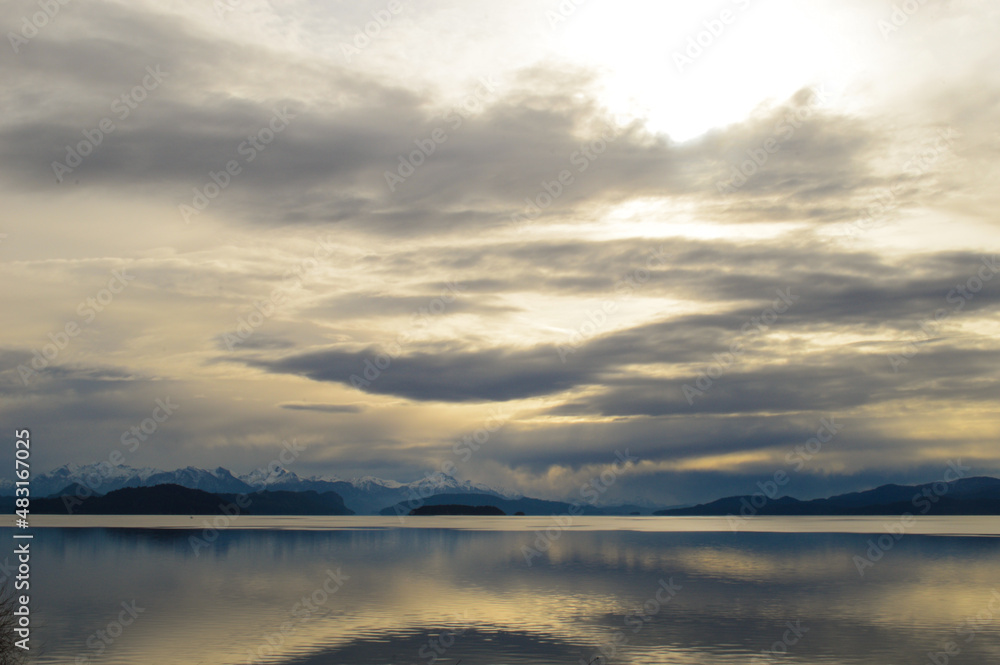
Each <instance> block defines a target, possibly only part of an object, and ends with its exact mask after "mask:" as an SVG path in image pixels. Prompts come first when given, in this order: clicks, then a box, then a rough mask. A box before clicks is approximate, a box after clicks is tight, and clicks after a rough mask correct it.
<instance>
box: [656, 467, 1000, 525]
mask: <svg viewBox="0 0 1000 665" xmlns="http://www.w3.org/2000/svg"><path fill="white" fill-rule="evenodd" d="M905 513H910V514H912V515H1000V479H997V478H990V477H987V476H976V477H971V478H958V479H956V480H952V481H950V482H944V481H939V482H934V483H923V484H921V485H895V484H890V485H882V486H880V487H876V488H875V489H870V490H865V491H863V492H849V493H847V494H838V495H837V496H832V497H829V498H826V499H811V500H808V501H802V500H799V499H796V498H794V497H790V496H781V497H777V496H775V497H773V498H771V497H768V496H766V495H764V494H763V493H760V492H759V493H757V494H751V495H742V496H730V497H726V498H724V499H717V500H716V501H712V502H710V503H703V504H699V505H697V506H690V507H686V508H671V509H666V510H658V511H656V512H654V513H653V514H654V515H673V516H713V515H718V516H733V517H752V516H754V515H903V514H905Z"/></svg>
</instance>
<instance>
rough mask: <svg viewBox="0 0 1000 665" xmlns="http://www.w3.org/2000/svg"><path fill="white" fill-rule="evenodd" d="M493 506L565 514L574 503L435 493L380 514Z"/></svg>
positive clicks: (587, 510)
mask: <svg viewBox="0 0 1000 665" xmlns="http://www.w3.org/2000/svg"><path fill="white" fill-rule="evenodd" d="M443 505H457V506H492V507H494V508H499V509H500V510H502V511H503V512H504V513H506V514H507V515H513V514H514V513H516V512H519V511H520V512H523V513H524V514H525V515H565V514H567V513H569V512H570V510H571V509H572V508H573V507H572V504H569V503H565V502H563V501H546V500H544V499H531V498H527V497H525V498H522V499H502V498H500V497H496V496H488V495H484V494H435V495H433V496H429V497H427V498H425V499H421V500H419V501H416V500H414V501H403V502H401V503H397V504H396V505H394V506H389V507H388V508H383V509H382V510H381V511H380V512H379V514H380V515H409V514H410V511H411V510H414V509H417V508H420V507H427V506H443ZM582 508H583V510H582V511H581V512H580V514H583V515H603V514H605V513H603V512H602V511H601V510H600V509H599V508H595V507H593V506H590V505H584V506H583V507H582Z"/></svg>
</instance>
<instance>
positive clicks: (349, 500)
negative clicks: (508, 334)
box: [0, 462, 522, 514]
mask: <svg viewBox="0 0 1000 665" xmlns="http://www.w3.org/2000/svg"><path fill="white" fill-rule="evenodd" d="M74 483H77V484H79V485H83V486H85V487H89V488H91V489H92V490H94V491H95V492H97V493H99V494H107V493H108V492H112V491H114V490H118V489H122V488H123V487H151V486H153V485H163V484H167V483H173V484H176V485H181V486H183V487H189V488H192V489H199V490H203V491H206V492H217V493H229V494H238V493H248V492H255V491H258V490H264V489H266V490H272V491H279V490H283V491H290V492H305V491H308V490H313V491H315V492H319V493H323V492H331V491H332V492H336V493H337V494H339V495H340V496H341V497H343V499H344V503H345V504H346V505H347V507H348V508H350V509H351V510H353V511H355V512H356V513H358V514H377V513H378V511H380V510H381V509H382V508H386V507H388V506H392V505H395V504H397V503H399V502H400V501H409V500H413V499H421V498H426V497H428V496H432V495H434V494H444V493H452V494H454V493H462V494H490V495H493V496H498V497H502V498H505V499H517V498H521V496H522V495H521V494H518V493H516V492H510V491H508V490H504V489H498V488H495V487H489V486H487V485H483V484H480V483H472V482H469V481H467V480H458V479H457V478H455V477H453V476H449V475H447V474H444V473H434V474H428V475H426V476H424V477H423V478H420V479H418V480H415V481H413V482H409V483H400V482H397V481H395V480H385V479H382V478H375V477H373V476H364V477H360V478H352V479H350V480H342V479H340V478H337V477H326V478H324V477H320V476H311V477H309V478H302V477H300V476H299V475H298V474H296V473H295V472H294V471H289V470H287V469H284V468H282V467H272V468H270V469H256V470H254V471H251V472H250V473H247V474H244V475H242V476H234V475H233V474H232V472H230V471H229V470H228V469H225V468H223V467H221V466H220V467H218V468H216V469H214V470H211V471H209V470H206V469H198V468H195V467H192V466H189V467H185V468H183V469H176V470H174V471H163V470H161V469H154V468H142V469H136V468H133V467H130V466H126V465H118V466H113V465H111V464H108V463H107V462H101V463H95V464H84V465H81V464H66V465H63V466H61V467H59V468H58V469H54V470H53V471H50V472H48V473H43V474H40V475H37V476H35V477H33V478H32V479H31V493H32V495H34V496H50V495H52V494H56V493H58V492H60V491H62V490H64V489H66V488H67V487H68V486H70V485H72V484H74ZM13 488H14V485H13V483H12V482H11V481H5V482H0V495H10V494H13V493H14V489H13Z"/></svg>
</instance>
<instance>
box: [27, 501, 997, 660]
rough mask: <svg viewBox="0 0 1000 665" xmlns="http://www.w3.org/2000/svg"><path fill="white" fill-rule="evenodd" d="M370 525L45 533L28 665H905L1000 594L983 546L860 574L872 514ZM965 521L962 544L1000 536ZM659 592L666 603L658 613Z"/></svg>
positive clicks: (988, 549) (993, 544) (991, 547)
mask: <svg viewBox="0 0 1000 665" xmlns="http://www.w3.org/2000/svg"><path fill="white" fill-rule="evenodd" d="M130 519H132V520H133V526H134V520H135V519H136V518H130ZM365 519H367V518H357V519H355V520H354V521H353V525H354V527H355V528H353V529H351V530H330V529H320V528H318V525H316V524H312V525H311V526H310V529H308V530H291V529H285V530H270V529H246V530H228V531H223V532H221V533H220V535H219V536H218V538H217V539H216V540H214V542H213V543H212V544H211V547H209V548H203V549H200V550H199V551H198V552H197V554H196V553H195V552H194V549H193V548H192V547H191V545H190V537H191V535H193V534H196V533H197V532H192V531H186V530H182V529H177V528H173V529H162V528H157V529H149V528H145V529H135V528H129V529H124V528H113V529H100V528H49V529H40V530H39V534H38V536H37V538H36V541H35V547H36V558H35V559H34V560H33V561H34V568H33V571H35V573H36V575H35V578H34V580H33V584H36V583H37V589H33V600H32V603H33V609H34V611H35V612H36V615H37V616H39V617H42V623H43V625H41V626H40V627H38V629H37V637H38V639H40V640H44V642H45V650H44V653H43V654H41V657H40V658H39V659H38V662H40V663H57V662H74V661H75V660H76V658H77V657H84V658H86V659H87V660H86V661H80V662H90V663H116V664H117V663H135V662H143V663H177V662H190V663H205V664H213V665H216V664H218V665H223V664H230V663H246V662H272V663H278V662H287V663H300V664H302V665H306V664H307V663H327V662H329V663H341V662H365V663H428V662H429V658H428V656H427V654H430V655H436V652H435V651H433V649H432V648H431V646H430V645H432V644H438V645H440V644H441V642H440V641H438V642H432V640H440V639H441V638H442V637H443V638H445V641H447V640H448V638H449V636H450V638H451V639H452V640H453V642H454V643H453V644H451V645H450V646H449V647H448V648H447V649H445V650H444V651H443V652H442V653H441V654H440V655H441V660H439V661H438V662H439V663H442V664H447V665H452V664H453V663H454V662H455V661H457V660H458V659H462V662H463V665H476V664H478V663H493V662H518V663H549V662H566V663H576V662H579V659H581V658H584V659H589V658H591V657H592V656H593V655H595V654H597V653H599V652H600V651H599V650H600V649H601V648H602V646H603V647H604V648H605V650H606V651H607V652H609V653H610V649H611V647H610V646H609V645H613V644H616V640H623V639H624V640H625V641H626V642H627V643H626V644H621V643H618V646H617V647H616V653H615V654H614V658H613V660H614V662H621V663H653V662H656V663H668V662H674V663H687V664H703V663H745V662H748V659H749V658H752V657H754V656H760V655H761V653H762V652H763V651H765V650H767V649H769V648H771V646H773V645H774V644H775V641H776V640H781V639H782V636H783V634H785V633H786V632H787V628H786V627H785V626H786V625H787V622H791V621H799V622H801V625H803V626H807V627H808V632H805V634H804V635H803V636H802V638H801V639H799V640H797V641H796V643H795V644H792V645H787V647H786V648H787V650H788V655H787V656H785V657H784V660H783V662H802V663H837V664H839V663H852V664H855V665H856V664H858V663H861V664H867V663H872V664H873V665H874V664H875V663H878V664H879V665H882V664H883V663H884V662H887V660H888V659H891V662H915V663H919V662H925V661H926V658H927V656H926V654H927V651H929V650H933V649H936V648H938V647H939V646H941V645H943V644H945V642H946V641H947V640H948V639H951V638H953V637H954V636H955V634H956V632H957V631H958V630H959V629H961V627H962V626H963V625H964V624H965V622H966V621H967V620H968V618H969V617H970V616H974V615H976V614H977V613H982V612H984V611H985V608H987V607H988V605H989V603H990V601H991V590H992V589H993V588H994V587H997V588H1000V556H998V554H1000V539H997V538H992V537H988V538H983V537H977V538H973V537H961V538H959V537H946V536H929V535H919V534H916V533H912V534H907V535H906V536H904V537H903V538H902V540H900V541H898V542H897V543H894V545H893V547H892V548H891V549H889V550H888V551H885V552H884V553H883V556H882V557H881V558H880V559H879V560H878V561H877V562H875V563H874V565H872V566H870V567H866V568H865V569H864V572H865V574H864V576H862V575H861V574H860V573H859V571H858V568H857V566H856V563H855V562H854V557H855V556H865V553H866V549H867V548H868V547H869V541H870V540H871V538H872V534H875V533H878V530H877V529H876V528H875V527H877V526H878V525H879V524H880V523H881V522H880V520H881V518H875V519H874V520H871V519H868V520H867V521H862V522H858V521H856V520H855V521H854V524H855V527H856V528H855V531H857V532H856V533H822V532H813V531H815V529H814V527H815V522H807V521H804V520H802V519H801V518H792V519H791V520H787V519H786V520H783V521H781V522H780V523H778V522H775V521H772V525H773V526H774V527H775V528H773V529H772V531H774V532H771V533H765V532H750V533H732V532H729V531H723V530H719V529H717V530H715V531H709V530H702V531H681V530H677V529H676V528H673V527H670V528H667V529H664V530H661V531H653V530H652V529H651V526H653V525H655V520H648V519H646V520H640V521H639V522H638V523H639V524H640V525H641V526H642V528H641V529H637V530H625V529H621V528H620V525H621V524H622V523H623V522H622V521H612V520H610V519H608V518H604V520H603V522H602V521H600V520H598V522H597V523H596V524H597V526H598V527H599V526H602V525H604V526H611V525H612V524H615V525H616V526H617V528H616V529H613V530H612V529H604V530H599V529H595V528H594V522H592V521H588V523H587V524H586V525H584V524H583V523H582V522H581V523H580V524H574V526H573V528H569V529H563V530H559V531H549V532H548V533H547V534H546V533H545V531H544V529H545V528H546V527H547V526H551V524H552V522H551V520H548V519H545V518H529V520H526V521H525V520H522V521H518V520H514V519H507V520H505V521H503V522H497V521H494V525H492V526H495V527H496V528H487V529H484V528H483V526H482V523H480V524H479V526H478V527H475V528H466V529H440V528H413V527H407V528H401V529H397V528H385V525H382V524H378V525H376V526H378V527H379V528H377V529H365V528H359V527H361V526H362V525H363V524H365V522H364V520H365ZM390 519H392V518H390ZM991 520H992V521H991ZM881 521H884V520H881ZM974 522H975V520H967V521H966V522H964V524H963V526H962V528H964V529H970V530H971V531H973V532H978V533H986V532H988V531H989V530H990V529H992V528H995V526H996V520H995V519H993V518H985V519H983V520H980V522H979V523H978V524H975V523H974ZM450 523H451V524H456V523H457V522H455V521H451V522H450ZM512 523H513V524H512ZM153 524H156V525H157V526H164V525H163V524H161V523H158V522H155V521H154V522H153ZM289 524H297V525H299V526H302V525H304V524H306V525H308V523H304V522H302V521H297V520H290V521H288V522H286V523H285V526H288V525H289ZM424 524H427V525H428V526H433V525H435V524H440V522H439V521H438V522H424ZM473 524H474V523H473V522H468V521H466V522H465V524H463V526H467V527H472V525H473ZM701 524H702V525H704V523H701ZM119 526H122V523H119ZM272 526H273V525H272ZM796 526H798V527H801V528H798V529H796ZM932 526H935V525H932ZM936 526H940V525H936ZM536 528H540V529H541V530H540V531H537V532H536V531H535V530H534V529H536ZM930 530H931V531H935V530H937V529H936V528H935V529H930ZM529 564H530V565H529ZM338 570H339V571H340V574H339V575H338V574H337V571H338ZM331 573H333V574H332V575H331ZM335 579H339V580H340V581H341V583H340V584H339V585H338V584H335V583H334V582H332V581H331V580H335ZM35 580H37V582H36V581H35ZM668 580H670V581H672V582H673V583H674V584H676V585H677V586H679V587H680V590H679V591H677V592H676V595H675V596H673V597H671V598H670V599H669V602H660V601H656V598H657V592H658V591H659V590H660V589H662V588H664V587H663V584H666V583H667V581H668ZM661 581H662V584H661ZM324 583H326V584H327V587H326V588H327V589H335V590H334V591H332V592H326V591H324ZM660 595H661V600H663V598H664V597H663V595H662V593H661V594H660ZM304 598H305V599H307V600H309V599H311V601H312V602H313V603H315V605H312V606H310V605H308V604H307V605H303V604H302V602H303V599H304ZM998 598H1000V595H998ZM132 599H135V600H136V602H137V604H138V605H139V606H140V607H143V608H144V611H143V613H142V614H141V615H140V617H139V618H138V619H137V620H136V621H135V623H134V624H132V625H130V626H128V627H127V628H126V629H124V630H123V631H122V633H121V635H120V637H118V638H117V639H115V640H114V641H113V643H111V644H110V645H106V647H105V649H104V651H103V652H102V653H97V651H96V649H94V648H93V646H92V645H93V644H94V641H93V640H91V645H88V642H87V640H88V637H91V636H92V635H93V634H94V633H95V631H97V630H100V629H102V628H106V627H107V625H108V623H109V621H112V620H113V619H114V617H115V616H116V614H117V609H116V608H119V605H120V603H121V602H123V601H131V600H132ZM654 601H656V602H654ZM995 606H996V607H995V609H997V610H998V612H1000V601H998V602H997V603H995ZM654 609H655V611H653V610H654ZM283 625H284V626H285V628H284V630H283V629H282V626H283ZM998 629H1000V613H998V614H997V620H996V621H988V622H986V623H985V624H982V626H981V628H980V630H979V631H978V632H977V633H976V634H975V638H974V639H973V640H972V641H971V642H969V643H963V645H962V646H963V658H966V659H967V660H966V662H970V663H971V662H977V663H978V662H997V660H996V658H995V657H996V655H997V653H996V650H997V649H998V644H1000V639H998V636H1000V633H998ZM448 631H451V632H448ZM421 654H423V655H421Z"/></svg>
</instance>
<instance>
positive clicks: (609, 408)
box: [0, 0, 1000, 503]
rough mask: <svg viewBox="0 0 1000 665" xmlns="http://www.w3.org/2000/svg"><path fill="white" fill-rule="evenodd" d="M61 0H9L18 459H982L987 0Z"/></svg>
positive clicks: (686, 487)
mask: <svg viewBox="0 0 1000 665" xmlns="http://www.w3.org/2000/svg"><path fill="white" fill-rule="evenodd" d="M50 4H51V5H52V6H51V7H49V8H48V10H47V11H48V14H47V13H46V10H45V6H47V5H46V3H45V2H42V3H37V2H29V1H20V0H16V1H14V0H12V1H8V2H4V3H3V5H2V7H0V24H2V26H3V28H4V32H5V33H6V37H5V40H4V41H5V42H6V43H4V44H3V45H2V46H0V54H2V55H0V82H2V85H0V95H2V97H0V99H2V109H3V114H2V115H0V188H2V191H0V195H2V198H3V214H2V217H0V234H3V235H2V236H0V270H2V273H3V274H2V276H3V283H4V284H5V285H6V286H5V288H4V289H2V291H0V299H2V307H3V312H4V321H3V333H2V337H0V391H2V396H3V399H2V402H0V413H2V420H3V422H4V423H5V425H6V426H7V427H9V428H15V427H16V428H22V427H27V428H31V429H32V432H33V438H34V447H33V451H32V454H33V458H32V459H33V464H34V468H35V470H36V472H41V471H47V470H50V469H52V468H54V467H56V466H59V465H62V464H64V463H67V462H78V463H87V462H98V461H102V460H107V459H109V458H110V457H111V456H112V455H114V454H115V451H119V454H120V458H119V459H123V461H124V463H126V464H129V465H132V466H137V467H142V466H155V467H159V468H166V469H173V468H177V467H181V466H187V465H194V466H199V467H206V468H211V467H216V466H220V465H221V466H225V467H227V468H230V469H232V470H233V471H235V472H237V473H241V472H246V471H249V470H251V469H253V468H255V467H258V466H261V465H264V464H267V463H268V461H270V460H272V459H274V458H275V457H276V456H277V455H278V454H279V453H280V452H281V451H282V442H283V441H286V442H291V441H293V440H294V441H295V442H296V445H297V446H298V447H299V448H301V449H302V450H301V452H299V453H297V457H296V459H295V460H294V461H293V462H292V463H291V464H288V465H287V466H288V468H289V469H291V470H293V471H295V472H297V473H299V474H300V475H304V476H309V475H313V474H321V475H338V476H341V477H351V476H356V475H366V474H372V475H377V476H380V477H385V478H393V479H397V480H401V481H408V480H413V479H416V478H419V477H421V476H423V475H424V474H425V473H427V472H433V471H437V470H439V469H441V468H443V467H444V468H447V469H449V470H450V469H451V466H448V463H451V464H453V465H454V474H455V475H456V476H458V477H460V478H463V479H469V480H473V481H479V482H485V483H491V484H496V485H503V486H507V487H510V488H514V489H517V490H520V491H522V492H524V493H527V494H529V495H532V496H539V497H545V498H550V497H552V498H556V497H558V498H562V497H573V496H577V495H578V490H579V487H580V486H581V485H582V484H584V483H586V482H588V480H590V479H592V478H595V477H597V476H599V474H600V473H601V472H602V471H608V470H610V469H612V468H618V469H619V470H620V465H619V467H613V465H614V464H615V463H616V453H621V454H623V455H624V454H625V452H626V451H628V454H629V455H631V456H634V457H635V458H637V459H638V461H637V462H635V463H633V464H632V465H631V466H630V468H629V469H627V470H625V471H624V472H623V473H620V474H619V475H618V476H617V477H616V481H615V483H614V485H613V486H612V487H611V489H610V490H609V491H608V492H607V494H606V497H607V498H612V497H614V498H621V499H633V498H639V499H645V500H650V501H657V502H662V503H678V502H693V501H702V500H708V499H713V498H716V497H718V496H723V495H729V494H735V493H742V492H751V491H754V490H755V489H756V483H758V482H759V481H765V480H767V479H769V478H772V477H773V476H774V474H775V472H777V471H781V470H784V471H786V472H788V475H789V477H790V479H791V480H790V482H789V483H788V484H787V485H786V486H785V487H783V493H784V492H789V493H792V494H796V495H798V496H802V497H809V496H819V495H826V494H829V493H832V492H835V491H847V490H853V489H864V488H867V487H871V486H874V485H876V484H880V483H884V482H908V481H932V480H936V479H938V478H941V477H942V476H943V475H944V472H945V470H946V469H947V468H948V462H949V460H959V459H960V460H961V461H962V464H964V465H966V466H969V467H970V468H971V469H972V471H971V472H970V473H975V474H985V475H998V474H1000V448H998V446H997V432H998V429H1000V427H998V426H1000V409H998V400H1000V391H998V377H1000V324H998V318H997V312H998V306H1000V278H997V279H994V277H996V274H997V272H1000V266H998V265H997V263H996V260H997V256H998V246H1000V226H998V223H997V217H996V211H997V210H998V208H1000V206H998V203H1000V196H998V194H997V192H998V191H1000V190H998V188H997V185H996V183H997V182H998V181H1000V168H998V164H1000V162H998V157H1000V132H998V129H997V118H998V117H1000V71H998V69H997V67H996V64H997V62H998V61H1000V52H998V51H1000V46H998V43H997V41H996V26H997V25H998V20H1000V7H998V6H997V5H996V3H993V2H989V1H986V0H983V1H972V0H969V1H962V0H955V1H943V0H942V1H940V2H934V1H931V0H928V2H926V3H922V4H920V3H917V2H915V1H914V2H909V3H899V2H897V3H896V9H894V6H893V3H892V2H887V1H883V0H876V1H873V0H857V1H845V0H837V1H836V2H833V1H831V2H821V1H809V2H801V1H794V2H793V1H792V0H787V1H781V0H771V1H768V0H749V1H748V0H739V1H729V0H727V1H726V2H683V3H682V2H655V1H652V0H650V1H648V2H641V1H638V0H636V1H634V2H623V1H621V0H618V1H616V2H610V1H606V2H603V1H600V0H589V1H587V2H578V3H577V4H578V5H579V6H577V4H574V3H573V2H570V0H564V1H563V2H561V3H559V2H555V1H537V2H528V1H518V0H504V2H489V3H487V2H476V3H468V2H457V1H455V2H450V1H426V2H424V1H421V2H417V1H415V0H399V1H398V2H396V1H395V0H393V1H390V2H386V1H383V0H375V1H373V2H363V3H362V2H332V1H330V2H327V1H320V0H311V1H306V0H242V1H240V0H228V1H227V0H219V1H218V2H215V3H214V4H213V3H212V2H206V1H204V0H190V1H188V2H181V1H178V2H170V3H160V2H149V1H143V0H138V1H137V0H129V1H128V2H115V1H105V0H87V1H86V2H72V3H68V4H67V5H65V6H62V5H60V4H58V3H57V2H56V0H51V2H50ZM54 8H57V9H54ZM49 14H51V16H50V15H49ZM157 400H159V402H158V401H157ZM824 419H825V420H824ZM157 420H159V421H162V422H157ZM154 426H155V427H154ZM133 427H134V428H137V432H134V433H130V432H129V430H130V428H133ZM143 430H145V431H143ZM817 434H819V438H818V439H816V440H815V441H814V442H813V443H812V444H810V449H811V450H812V452H809V450H805V451H804V452H805V454H803V453H802V452H799V453H796V447H797V446H804V445H806V442H807V441H808V440H809V439H810V437H816V436H817ZM8 435H9V431H8ZM469 437H471V442H472V443H475V442H476V441H478V443H475V445H476V446H478V450H472V446H470V445H469V443H468V441H469ZM605 477H606V478H608V477H610V476H609V474H606V475H605Z"/></svg>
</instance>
